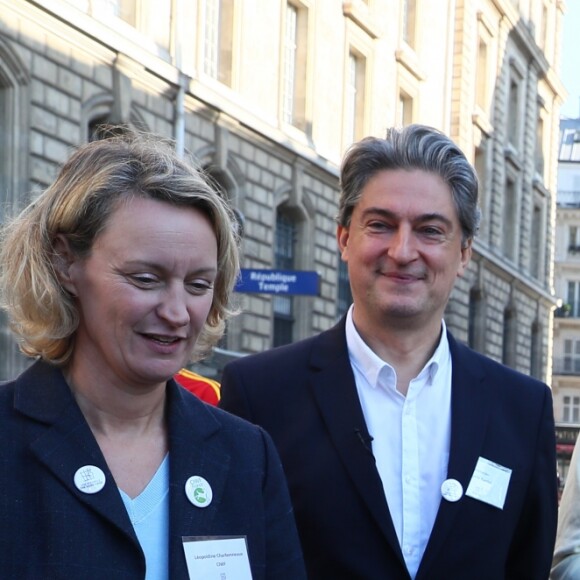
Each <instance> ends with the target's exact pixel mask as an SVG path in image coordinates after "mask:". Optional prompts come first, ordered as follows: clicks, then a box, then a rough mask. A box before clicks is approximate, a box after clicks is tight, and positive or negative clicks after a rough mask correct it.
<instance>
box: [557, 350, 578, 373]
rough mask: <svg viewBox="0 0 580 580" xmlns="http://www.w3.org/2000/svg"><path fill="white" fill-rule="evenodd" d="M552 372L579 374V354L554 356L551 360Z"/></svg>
mask: <svg viewBox="0 0 580 580" xmlns="http://www.w3.org/2000/svg"><path fill="white" fill-rule="evenodd" d="M552 373H553V374H555V375H573V376H580V355H578V356H577V357H573V356H564V357H559V358H558V357H554V359H553V360H552Z"/></svg>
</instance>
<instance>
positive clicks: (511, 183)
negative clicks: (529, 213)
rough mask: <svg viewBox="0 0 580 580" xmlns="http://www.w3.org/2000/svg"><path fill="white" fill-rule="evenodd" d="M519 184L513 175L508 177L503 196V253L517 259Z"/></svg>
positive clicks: (510, 258)
mask: <svg viewBox="0 0 580 580" xmlns="http://www.w3.org/2000/svg"><path fill="white" fill-rule="evenodd" d="M517 207H518V200H517V184H516V182H515V180H514V179H513V178H511V177H508V178H507V179H506V183H505V191H504V196H503V228H502V230H503V234H502V241H503V253H504V256H505V257H506V258H508V259H509V260H512V261H515V259H516V229H517V228H516V224H517V223H518V216H517Z"/></svg>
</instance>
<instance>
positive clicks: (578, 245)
mask: <svg viewBox="0 0 580 580" xmlns="http://www.w3.org/2000/svg"><path fill="white" fill-rule="evenodd" d="M568 251H569V252H572V253H574V254H575V253H576V252H578V251H580V240H579V239H578V226H569V227H568Z"/></svg>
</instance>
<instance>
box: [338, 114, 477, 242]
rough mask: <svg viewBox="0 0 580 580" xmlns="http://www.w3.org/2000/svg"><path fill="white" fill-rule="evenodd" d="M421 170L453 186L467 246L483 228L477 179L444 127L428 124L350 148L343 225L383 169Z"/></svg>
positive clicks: (342, 171)
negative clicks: (366, 189) (478, 202)
mask: <svg viewBox="0 0 580 580" xmlns="http://www.w3.org/2000/svg"><path fill="white" fill-rule="evenodd" d="M389 169H404V170H409V171H411V170H415V169H420V170H422V171H427V172H430V173H434V174H436V175H438V176H439V177H441V179H443V181H444V182H445V183H446V184H447V185H448V186H449V188H450V190H451V195H452V197H453V202H454V204H455V207H456V209H457V216H458V218H459V223H460V224H461V230H462V233H463V236H462V237H463V244H464V245H465V244H467V242H469V241H470V240H472V239H473V238H474V237H475V235H476V234H477V231H478V229H479V222H480V219H481V212H480V210H479V207H478V205H477V199H478V189H479V186H478V179H477V174H476V172H475V169H474V168H473V167H472V166H471V164H470V163H469V161H467V158H466V157H465V155H464V154H463V152H462V151H461V149H460V148H459V147H458V146H457V145H456V144H455V143H454V142H453V141H452V140H451V139H450V138H449V137H447V136H446V135H445V134H443V133H442V132H441V131H439V130H437V129H434V128H433V127H427V126H425V125H408V126H407V127H405V128H403V129H396V128H390V129H388V130H387V135H386V138H385V139H379V138H377V137H366V138H364V139H362V140H361V141H358V142H357V143H354V144H353V145H352V146H351V147H350V148H349V149H348V151H347V152H346V155H345V157H344V159H343V162H342V165H341V169H340V188H341V193H340V203H339V212H338V218H337V220H338V223H339V224H340V225H341V226H344V227H348V226H349V225H350V221H351V218H352V212H353V211H354V208H355V206H356V205H357V204H358V202H359V200H360V198H361V195H362V190H363V189H364V187H365V186H366V184H367V183H368V181H369V180H370V179H371V178H372V177H373V176H374V175H375V174H376V173H378V172H380V171H384V170H389Z"/></svg>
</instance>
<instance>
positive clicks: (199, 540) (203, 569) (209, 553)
mask: <svg viewBox="0 0 580 580" xmlns="http://www.w3.org/2000/svg"><path fill="white" fill-rule="evenodd" d="M182 540H183V549H184V551H185V560H186V562H187V571H188V573H189V578H190V579H191V580H252V571H251V570H250V559H249V557H248V546H247V544H246V537H245V536H225V537H222V536H187V537H184V538H182Z"/></svg>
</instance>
